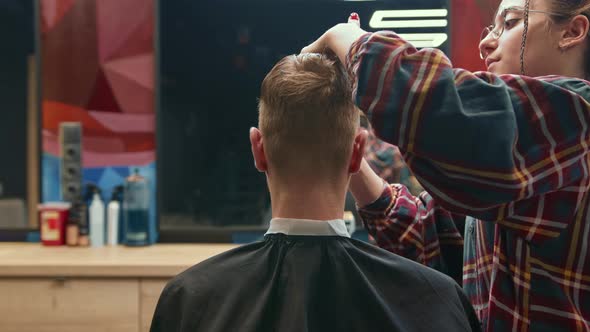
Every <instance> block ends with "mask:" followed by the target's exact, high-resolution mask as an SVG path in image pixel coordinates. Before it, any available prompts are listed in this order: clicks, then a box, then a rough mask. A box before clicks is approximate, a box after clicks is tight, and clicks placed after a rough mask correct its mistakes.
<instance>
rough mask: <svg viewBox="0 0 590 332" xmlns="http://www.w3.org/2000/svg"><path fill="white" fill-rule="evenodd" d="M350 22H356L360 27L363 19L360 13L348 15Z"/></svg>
mask: <svg viewBox="0 0 590 332" xmlns="http://www.w3.org/2000/svg"><path fill="white" fill-rule="evenodd" d="M348 23H354V24H356V25H357V26H358V27H359V28H360V26H361V19H360V17H359V14H357V13H350V15H349V16H348Z"/></svg>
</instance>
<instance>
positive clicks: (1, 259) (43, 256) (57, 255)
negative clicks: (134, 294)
mask: <svg viewBox="0 0 590 332" xmlns="http://www.w3.org/2000/svg"><path fill="white" fill-rule="evenodd" d="M235 247H236V245H233V244H156V245H153V246H149V247H124V246H116V247H107V246H105V247H99V248H93V247H86V248H78V247H73V248H70V247H66V246H60V247H50V246H42V245H41V244H36V243H35V244H31V243H0V277H9V276H19V277H74V276H75V277H167V278H170V277H173V276H175V275H176V274H178V273H179V272H181V271H183V270H185V269H187V268H188V267H191V266H193V265H194V264H197V263H199V262H201V261H203V260H205V259H207V258H209V257H211V256H214V255H216V254H219V253H222V252H224V251H227V250H229V249H232V248H235Z"/></svg>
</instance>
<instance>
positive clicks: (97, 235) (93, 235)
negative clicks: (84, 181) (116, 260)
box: [89, 188, 105, 247]
mask: <svg viewBox="0 0 590 332" xmlns="http://www.w3.org/2000/svg"><path fill="white" fill-rule="evenodd" d="M104 217H105V216H104V203H103V202H102V200H101V199H100V191H99V189H98V188H95V189H94V194H93V196H92V202H91V203H90V208H89V221H90V245H92V246H93V247H101V246H104V242H105V241H104V240H105V236H104V233H105V232H104V228H105V227H104V226H105V221H104Z"/></svg>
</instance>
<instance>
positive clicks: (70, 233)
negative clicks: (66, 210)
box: [66, 199, 82, 247]
mask: <svg viewBox="0 0 590 332" xmlns="http://www.w3.org/2000/svg"><path fill="white" fill-rule="evenodd" d="M81 204H82V203H81V202H80V200H79V199H78V200H77V201H75V202H74V203H73V204H72V208H71V209H70V214H69V216H68V223H67V224H66V244H67V245H68V246H70V247H75V246H77V245H78V236H79V235H80V205H81Z"/></svg>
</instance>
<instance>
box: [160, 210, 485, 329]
mask: <svg viewBox="0 0 590 332" xmlns="http://www.w3.org/2000/svg"><path fill="white" fill-rule="evenodd" d="M479 330H480V326H479V322H478V320H477V317H476V316H475V313H474V310H473V308H472V307H471V305H470V304H469V301H468V300H467V298H466V297H465V295H464V294H463V293H462V290H461V288H460V287H459V286H458V285H457V284H456V283H455V282H454V281H453V280H452V279H451V278H449V277H447V276H445V275H443V274H442V273H439V272H437V271H435V270H432V269H430V268H428V267H425V266H422V265H420V264H418V263H415V262H412V261H410V260H407V259H405V258H402V257H400V256H397V255H395V254H392V253H390V252H387V251H385V250H382V249H379V248H377V247H375V246H373V245H371V244H368V243H365V242H362V241H357V240H354V239H351V238H350V237H349V236H348V233H347V231H346V226H345V224H344V222H343V221H342V220H331V221H308V220H295V219H273V220H272V221H271V226H270V229H269V231H268V233H267V234H266V235H265V237H264V240H263V241H261V242H257V243H253V244H248V245H244V246H242V247H239V248H236V249H233V250H230V251H227V252H225V253H222V254H220V255H217V256H214V257H212V258H210V259H208V260H206V261H203V262H201V263H199V264H197V265H195V266H193V267H192V268H189V269H188V270H186V271H184V272H183V273H181V274H179V275H178V276H176V277H175V278H174V279H172V280H171V281H170V282H169V283H168V285H166V287H165V288H164V290H163V292H162V294H161V296H160V299H159V301H158V305H157V308H156V312H155V314H154V317H153V321H152V326H151V330H150V331H151V332H160V331H161V332H164V331H166V332H169V331H170V332H172V331H182V332H189V331H191V332H192V331H205V332H217V331H231V332H234V331H235V332H249V331H251V332H254V331H256V332H264V331H297V332H306V331H369V332H378V331H479Z"/></svg>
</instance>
